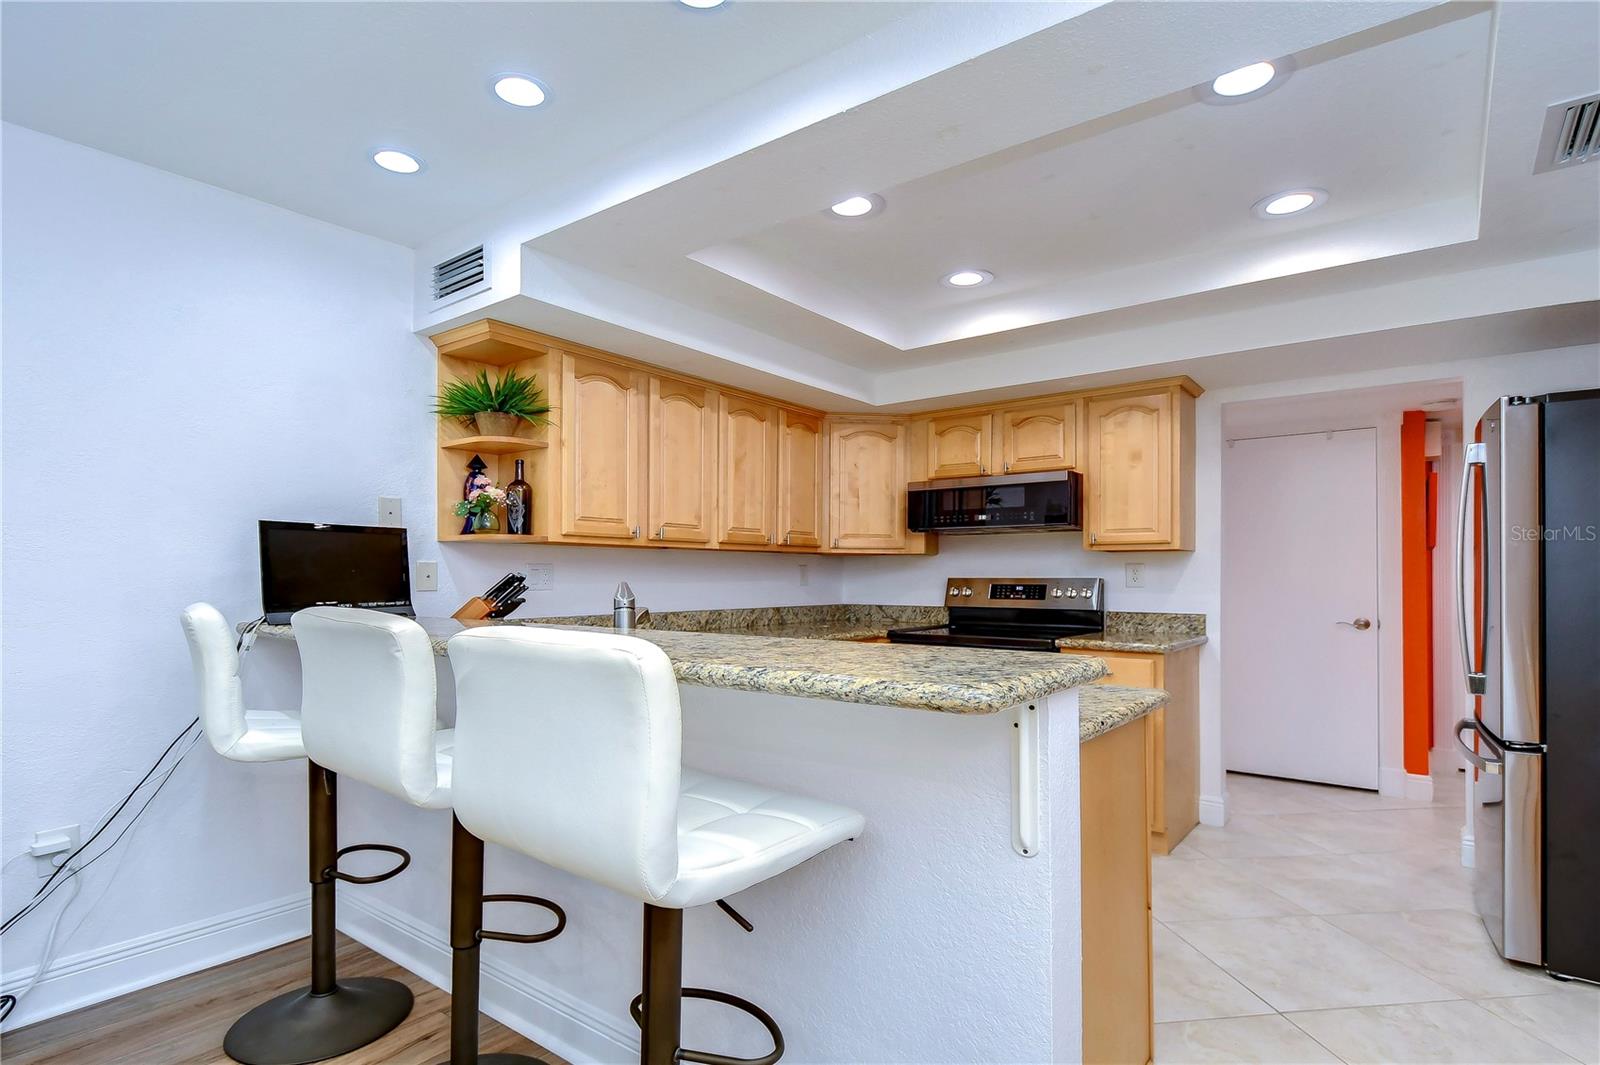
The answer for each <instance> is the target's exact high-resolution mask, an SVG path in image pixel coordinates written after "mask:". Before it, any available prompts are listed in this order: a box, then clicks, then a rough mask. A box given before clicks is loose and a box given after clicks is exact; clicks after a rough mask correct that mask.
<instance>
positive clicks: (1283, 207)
mask: <svg viewBox="0 0 1600 1065" xmlns="http://www.w3.org/2000/svg"><path fill="white" fill-rule="evenodd" d="M1327 199H1328V194H1327V193H1326V192H1324V191H1322V190H1321V189H1290V190H1289V191H1287V192H1275V193H1273V194H1272V195H1271V196H1267V197H1264V198H1262V199H1260V200H1257V201H1256V203H1255V206H1254V207H1252V208H1251V210H1252V211H1254V212H1255V215H1256V217H1257V218H1283V217H1285V216H1287V215H1292V214H1299V213H1300V212H1302V211H1309V210H1310V209H1311V208H1313V207H1318V206H1320V205H1321V204H1323V203H1325V202H1326V201H1327Z"/></svg>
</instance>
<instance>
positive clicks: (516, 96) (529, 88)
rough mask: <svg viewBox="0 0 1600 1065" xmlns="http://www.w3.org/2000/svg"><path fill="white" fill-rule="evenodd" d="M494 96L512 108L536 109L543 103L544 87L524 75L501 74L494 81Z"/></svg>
mask: <svg viewBox="0 0 1600 1065" xmlns="http://www.w3.org/2000/svg"><path fill="white" fill-rule="evenodd" d="M494 94H495V95H496V96H498V97H500V99H502V100H504V101H505V102H506V103H508V104H510V105H512V106H513V107H538V106H539V105H540V104H542V103H544V86H543V85H540V84H539V83H538V82H537V81H534V80H533V79H532V78H530V77H528V75H526V74H501V75H499V76H498V77H496V78H495V79H494Z"/></svg>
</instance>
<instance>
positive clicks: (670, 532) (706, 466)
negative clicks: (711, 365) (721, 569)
mask: <svg viewBox="0 0 1600 1065" xmlns="http://www.w3.org/2000/svg"><path fill="white" fill-rule="evenodd" d="M718 395H719V393H718V392H717V391H716V390H715V389H713V388H707V387H706V386H705V385H697V384H693V383H691V382H689V381H679V380H676V379H674V378H671V377H652V378H650V521H649V535H650V538H651V539H653V540H655V541H657V542H659V543H676V544H706V545H709V544H710V543H711V539H712V530H713V528H714V524H715V521H716V509H717V508H716V503H717V493H716V477H717V398H718Z"/></svg>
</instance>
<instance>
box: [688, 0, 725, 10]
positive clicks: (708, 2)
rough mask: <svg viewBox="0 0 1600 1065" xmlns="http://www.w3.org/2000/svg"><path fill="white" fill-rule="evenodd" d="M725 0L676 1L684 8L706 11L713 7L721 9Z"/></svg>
mask: <svg viewBox="0 0 1600 1065" xmlns="http://www.w3.org/2000/svg"><path fill="white" fill-rule="evenodd" d="M726 2H727V0H678V3H680V4H682V5H683V6H684V7H692V8H695V9H696V10H698V11H707V10H710V9H711V8H713V7H721V6H722V5H723V4H724V3H726Z"/></svg>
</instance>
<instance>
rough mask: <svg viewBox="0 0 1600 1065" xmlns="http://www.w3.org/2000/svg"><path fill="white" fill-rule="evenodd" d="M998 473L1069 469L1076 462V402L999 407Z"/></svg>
mask: <svg viewBox="0 0 1600 1065" xmlns="http://www.w3.org/2000/svg"><path fill="white" fill-rule="evenodd" d="M995 424H996V427H997V428H998V430H999V437H1000V446H999V452H1000V471H999V472H1001V473H1043V472H1045V471H1047V470H1070V469H1072V468H1073V467H1074V466H1076V465H1077V462H1078V402H1077V400H1075V399H1058V400H1052V401H1051V402H1049V403H1039V404H1033V405H1031V406H1023V407H1003V408H1001V410H1000V411H999V412H998V413H997V414H996V415H995Z"/></svg>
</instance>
